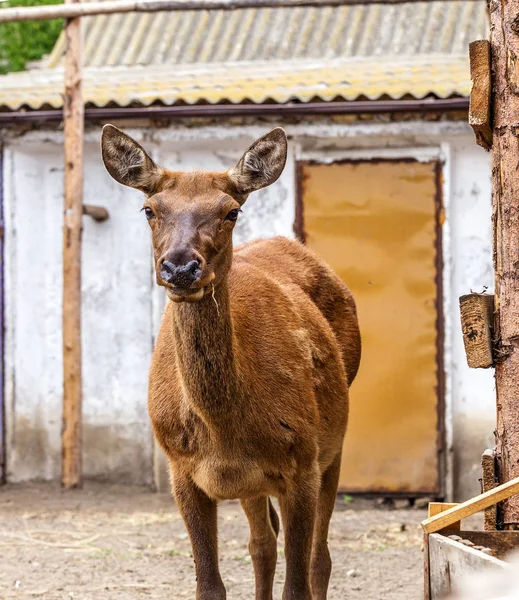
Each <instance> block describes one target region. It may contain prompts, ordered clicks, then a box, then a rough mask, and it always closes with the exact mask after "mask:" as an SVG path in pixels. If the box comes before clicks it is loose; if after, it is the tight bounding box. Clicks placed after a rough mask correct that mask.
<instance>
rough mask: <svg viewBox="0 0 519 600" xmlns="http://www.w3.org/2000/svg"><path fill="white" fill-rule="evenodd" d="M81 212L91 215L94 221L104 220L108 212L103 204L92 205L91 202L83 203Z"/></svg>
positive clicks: (107, 216) (108, 215) (108, 214)
mask: <svg viewBox="0 0 519 600" xmlns="http://www.w3.org/2000/svg"><path fill="white" fill-rule="evenodd" d="M83 214H84V215H87V216H88V217H92V219H94V221H106V220H107V219H108V218H109V217H110V213H109V212H108V211H107V210H106V208H104V207H103V206H94V205H93V204H83Z"/></svg>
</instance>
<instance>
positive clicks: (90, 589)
mask: <svg viewBox="0 0 519 600" xmlns="http://www.w3.org/2000/svg"><path fill="white" fill-rule="evenodd" d="M424 516H425V511H423V510H417V509H414V508H406V509H398V510H397V509H387V508H382V507H378V508H377V507H376V505H375V503H374V502H373V501H367V500H358V499H357V500H353V501H352V499H350V498H348V497H345V498H344V497H343V498H341V497H339V498H338V501H337V506H336V510H335V513H334V516H333V519H332V523H331V530H330V538H329V539H330V550H331V553H332V558H333V561H334V570H333V574H332V580H331V583H330V591H329V595H328V597H329V600H346V599H347V600H356V599H359V600H360V599H361V598H362V600H419V599H421V598H422V587H423V575H422V553H421V552H420V543H421V535H420V530H419V525H418V524H419V522H420V520H422V519H423V518H424ZM219 527H220V565H221V571H222V577H223V580H224V582H225V585H226V587H227V598H228V600H252V599H253V598H254V592H253V589H254V579H253V571H252V565H251V564H250V557H249V555H248V552H247V540H248V526H247V521H246V519H245V516H244V515H243V513H242V511H241V508H240V506H239V504H238V503H234V502H229V503H224V504H222V505H221V506H220V512H219ZM283 577H284V561H283V545H282V540H280V543H279V558H278V571H277V575H276V583H275V592H274V597H275V598H276V599H279V598H281V591H282V584H283ZM194 590H195V577H194V572H193V564H192V559H191V551H190V545H189V540H188V539H187V535H186V533H185V530H184V526H183V523H182V520H181V518H180V516H179V514H178V511H177V509H176V507H175V505H174V503H173V500H172V499H171V498H170V497H169V496H168V495H163V494H153V493H151V492H150V491H149V490H147V489H143V488H138V487H125V486H113V485H111V486H108V485H103V484H93V483H91V484H88V485H86V487H85V489H83V490H75V491H71V492H63V491H62V490H61V489H60V488H59V487H58V486H56V485H50V484H37V485H23V486H12V485H9V486H4V487H0V598H1V599H2V600H7V599H11V598H23V599H24V600H30V599H32V598H44V599H48V600H58V599H59V600H70V599H75V600H105V599H106V600H136V599H141V598H146V599H160V600H166V599H167V600H176V599H179V600H180V599H183V598H189V599H194V597H195V592H194Z"/></svg>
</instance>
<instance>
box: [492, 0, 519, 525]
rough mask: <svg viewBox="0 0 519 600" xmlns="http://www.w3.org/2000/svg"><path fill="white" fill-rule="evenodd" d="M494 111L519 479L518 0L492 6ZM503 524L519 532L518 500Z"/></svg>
mask: <svg viewBox="0 0 519 600" xmlns="http://www.w3.org/2000/svg"><path fill="white" fill-rule="evenodd" d="M489 8H490V22H491V49H492V71H493V73H492V74H493V90H492V101H493V110H494V127H493V148H492V190H493V191H492V224H493V257H494V268H495V286H496V289H495V310H496V324H495V331H496V363H497V364H496V390H497V429H496V444H497V466H498V475H499V480H500V482H501V483H503V482H506V481H509V480H510V479H513V478H515V477H519V168H518V167H519V59H518V57H519V35H518V34H519V0H490V2H489ZM498 521H500V522H501V523H502V526H503V528H505V529H519V496H515V497H514V498H511V499H509V500H507V501H505V502H504V503H503V505H502V506H501V507H500V514H499V515H498Z"/></svg>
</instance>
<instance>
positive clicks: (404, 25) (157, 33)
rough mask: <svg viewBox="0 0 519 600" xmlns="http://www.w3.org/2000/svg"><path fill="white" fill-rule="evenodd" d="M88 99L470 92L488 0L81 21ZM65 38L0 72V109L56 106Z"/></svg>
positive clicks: (121, 101)
mask: <svg viewBox="0 0 519 600" xmlns="http://www.w3.org/2000/svg"><path fill="white" fill-rule="evenodd" d="M84 23H85V28H84V36H85V43H84V53H85V65H86V68H85V71H84V97H85V103H86V104H88V105H91V106H99V107H102V106H106V105H108V104H111V105H114V104H115V105H119V106H128V105H144V106H147V105H150V104H152V103H162V104H165V105H171V104H175V103H183V102H185V103H189V104H193V103H196V102H208V103H218V102H231V103H240V102H255V103H262V102H265V101H274V102H286V101H289V100H296V101H301V102H308V101H311V100H322V101H331V100H335V99H345V100H355V99H357V98H361V97H362V98H369V99H373V100H374V99H377V98H381V97H390V98H393V99H399V98H402V97H404V96H407V97H414V98H423V97H425V96H427V95H434V96H438V97H442V98H446V97H449V96H454V95H462V96H466V95H468V93H469V67H468V57H467V54H468V43H469V42H470V41H472V40H474V39H481V38H485V37H487V35H488V22H487V9H486V2H485V0H467V1H465V2H452V1H449V0H441V1H440V0H434V1H427V2H408V3H403V4H391V5H383V4H376V5H349V6H339V7H319V8H290V9H280V8H277V9H268V8H262V9H244V10H236V11H199V12H189V11H186V12H183V11H180V12H172V13H154V14H152V13H148V14H146V13H129V14H122V15H105V16H97V17H88V18H84ZM63 49H64V40H63V38H62V37H61V38H60V39H59V40H58V42H57V43H56V46H55V48H54V50H53V52H52V54H51V55H50V57H49V59H48V61H47V63H46V66H45V67H44V68H43V69H40V70H33V71H29V72H25V73H12V74H9V75H6V76H1V77H0V110H17V109H19V108H22V107H26V108H31V109H40V108H43V107H49V106H50V107H54V108H60V107H61V106H62V105H63V98H62V94H63V67H62V63H63V60H62V57H63Z"/></svg>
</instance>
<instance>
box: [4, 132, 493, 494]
mask: <svg viewBox="0 0 519 600" xmlns="http://www.w3.org/2000/svg"><path fill="white" fill-rule="evenodd" d="M267 129H268V126H262V125H254V126H248V127H246V128H241V127H223V126H222V127H201V128H187V127H183V126H172V127H170V128H167V129H158V130H153V131H152V130H150V129H133V130H132V129H127V131H128V132H129V133H130V134H132V135H134V136H135V137H136V139H138V140H139V141H140V142H141V143H143V144H144V146H145V147H146V148H147V149H149V150H150V152H151V154H152V156H153V157H154V158H155V160H157V162H159V164H163V165H164V166H166V167H168V168H169V169H173V170H174V169H178V170H183V169H195V168H197V169H202V170H220V169H221V170H223V169H226V168H228V167H229V166H232V165H233V164H234V163H235V162H236V161H237V160H238V158H239V157H240V156H241V154H242V153H243V151H244V150H245V149H246V148H247V146H248V145H249V144H250V143H251V142H252V141H253V139H255V138H256V137H259V136H260V135H262V134H263V133H264V132H265V131H266V130H267ZM287 131H288V133H289V136H290V138H291V143H290V156H289V159H288V162H287V166H286V169H285V171H284V173H283V175H282V177H281V178H280V180H279V181H278V182H277V183H276V184H275V185H274V186H272V187H271V188H269V189H267V190H263V191H261V192H259V193H257V194H254V195H252V196H251V197H250V198H249V200H248V201H247V203H246V204H245V206H244V214H243V215H242V216H241V218H240V221H239V226H238V228H237V231H236V236H235V237H236V241H237V242H241V241H245V240H248V239H253V238H256V237H270V236H272V235H277V234H281V235H287V236H293V223H294V216H295V194H296V191H295V178H296V176H295V164H296V160H297V159H298V158H308V157H309V156H312V157H313V158H318V159H319V160H323V161H324V160H326V161H328V160H333V159H335V158H340V157H341V156H343V155H344V154H345V153H346V154H347V153H349V154H350V155H351V153H352V152H357V153H361V154H363V155H364V156H366V157H369V156H388V157H391V156H396V155H398V156H403V155H415V156H417V157H418V158H424V157H425V158H426V157H428V156H429V157H430V156H431V155H433V156H436V157H438V158H439V159H440V160H442V161H443V163H444V165H443V169H444V179H445V182H444V190H443V191H444V202H445V205H446V222H445V225H444V260H445V263H446V265H445V266H446V269H445V277H446V281H445V292H446V295H447V296H446V298H445V309H446V314H445V317H446V319H445V320H446V332H445V333H446V348H445V357H446V375H447V400H446V403H447V416H446V419H447V434H448V440H449V445H450V450H452V449H454V452H450V453H449V456H450V458H451V459H452V460H449V465H450V468H449V474H448V477H449V482H450V483H452V481H453V480H454V481H456V482H457V484H456V486H455V489H454V494H455V496H456V497H457V498H460V497H468V496H469V495H470V494H472V493H475V492H477V491H478V483H477V478H478V476H479V459H480V454H481V452H482V451H483V450H484V449H485V448H486V447H488V446H491V445H492V431H493V428H494V412H495V401H494V392H493V378H492V375H493V374H492V372H491V371H474V370H469V369H468V367H467V366H466V360H465V355H464V350H463V343H462V338H461V331H460V326H459V313H458V297H459V296H460V295H461V294H463V293H467V292H468V291H470V289H473V290H481V289H482V286H484V285H486V286H489V287H491V286H492V280H493V276H492V268H491V256H490V161H489V155H488V154H486V153H485V152H484V151H483V150H481V149H480V148H478V147H477V146H476V145H475V144H474V142H473V139H472V135H471V133H470V131H469V130H468V128H467V127H465V126H464V125H463V124H449V123H444V124H442V123H423V122H419V123H411V122H407V123H402V124H396V123H392V124H366V125H347V124H331V123H329V122H323V123H315V124H308V125H294V126H288V127H287ZM99 133H100V132H99V131H97V130H92V131H90V132H89V133H88V134H87V144H86V148H85V156H86V176H85V200H84V201H85V203H89V204H100V205H102V206H106V207H107V208H108V210H109V211H110V219H109V220H108V221H106V222H104V223H96V222H94V221H92V220H90V219H89V218H85V219H84V237H83V240H84V244H83V271H84V273H83V292H84V295H83V298H84V301H83V344H84V345H83V353H84V358H83V369H84V424H85V427H84V437H85V440H84V447H85V456H84V460H85V475H86V476H89V477H97V478H105V479H112V480H120V481H130V482H136V483H150V482H151V481H152V478H153V471H152V461H153V444H152V436H151V430H150V426H149V421H148V417H147V408H146V387H147V368H148V365H149V362H150V358H151V350H152V344H153V336H154V330H155V329H156V327H157V323H158V321H159V320H160V317H159V315H160V312H161V307H162V302H163V295H162V292H161V291H160V290H158V288H156V286H154V283H153V273H152V260H151V248H150V243H149V235H148V231H147V225H146V223H145V220H144V218H143V216H142V214H140V213H139V209H140V207H141V203H142V200H141V195H140V194H139V193H138V192H135V191H133V190H130V189H128V188H123V187H122V186H120V185H118V184H116V183H115V182H114V181H112V180H111V179H110V177H109V176H108V174H107V173H106V172H105V170H104V167H103V165H102V163H101V159H100V153H99V146H98V139H99ZM4 148H5V157H4V169H5V181H6V190H5V199H4V202H5V212H6V254H7V259H6V261H7V265H6V323H7V332H6V373H7V376H6V377H7V390H6V401H7V405H6V412H7V415H6V416H7V430H8V437H7V445H8V448H7V460H8V479H9V480H11V481H21V480H26V479H31V478H45V479H51V478H56V477H58V476H59V470H60V437H59V436H60V427H61V425H60V423H61V381H62V376H61V219H62V190H63V187H62V177H63V166H62V160H63V159H62V137H61V134H60V133H54V132H33V133H29V134H27V135H25V136H24V137H23V138H18V139H14V140H9V139H7V140H6V141H5V146H4ZM453 476H454V479H453ZM449 489H452V486H449Z"/></svg>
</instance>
